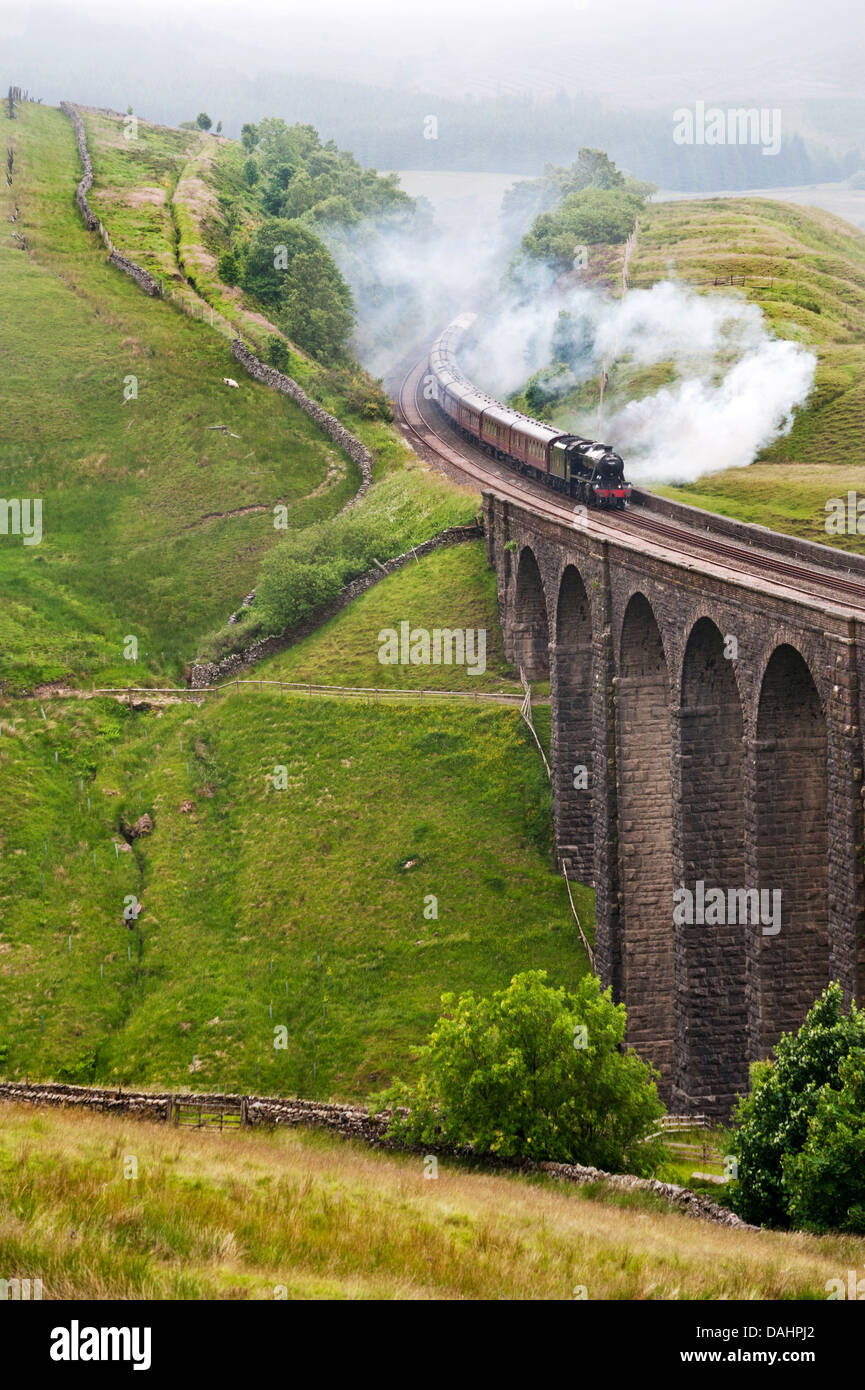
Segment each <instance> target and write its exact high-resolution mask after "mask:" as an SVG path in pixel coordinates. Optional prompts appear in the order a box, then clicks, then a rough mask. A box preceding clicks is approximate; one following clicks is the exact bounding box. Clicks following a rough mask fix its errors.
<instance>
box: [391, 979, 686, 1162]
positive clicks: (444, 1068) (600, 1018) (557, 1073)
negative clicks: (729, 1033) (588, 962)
mask: <svg viewBox="0 0 865 1390" xmlns="http://www.w3.org/2000/svg"><path fill="white" fill-rule="evenodd" d="M442 1003H443V1004H444V1006H445V1008H446V1010H447V1013H446V1014H445V1015H443V1016H442V1017H441V1018H440V1019H439V1021H438V1023H437V1024H436V1025H435V1027H434V1028H433V1031H432V1033H431V1034H430V1038H429V1042H428V1043H427V1045H426V1046H425V1047H422V1048H421V1049H420V1077H419V1079H418V1081H417V1082H416V1083H415V1084H413V1085H405V1084H399V1085H397V1086H394V1087H393V1088H391V1090H390V1091H388V1092H386V1093H385V1094H384V1095H383V1096H381V1097H378V1098H377V1099H376V1103H377V1104H390V1105H393V1106H395V1107H406V1108H407V1113H400V1112H399V1111H397V1113H396V1114H395V1116H394V1119H393V1120H392V1122H391V1126H390V1132H391V1133H392V1134H393V1135H394V1136H395V1137H398V1138H401V1139H402V1140H404V1141H405V1142H407V1143H411V1144H422V1145H423V1144H430V1145H433V1144H438V1145H447V1146H448V1147H452V1146H463V1145H470V1146H471V1147H472V1148H473V1150H474V1151H475V1152H476V1153H490V1154H498V1155H501V1156H502V1157H507V1158H515V1159H527V1158H528V1159H538V1160H547V1159H550V1160H555V1161H559V1162H568V1163H583V1164H593V1165H596V1166H597V1167H600V1168H603V1169H607V1170H609V1171H613V1172H621V1171H628V1172H634V1173H650V1172H652V1171H653V1170H654V1169H655V1167H656V1166H657V1164H658V1163H659V1162H660V1161H661V1159H662V1157H663V1146H662V1144H661V1142H660V1140H659V1139H658V1138H657V1137H654V1138H652V1137H651V1136H652V1132H653V1130H654V1129H655V1128H656V1126H657V1121H658V1119H659V1118H660V1116H661V1114H662V1113H663V1106H662V1104H661V1102H660V1100H659V1099H658V1093H657V1089H656V1084H655V1078H656V1076H657V1073H656V1072H654V1071H653V1070H652V1068H651V1067H649V1066H647V1064H646V1063H645V1062H643V1061H642V1060H641V1059H640V1058H639V1057H638V1056H637V1055H636V1053H634V1052H633V1051H632V1050H630V1049H628V1050H622V1049H623V1041H624V1036H625V1009H624V1006H623V1005H621V1004H614V1003H613V1001H612V998H611V996H610V992H609V990H607V991H602V989H601V985H600V982H599V981H598V980H597V978H596V977H595V976H594V975H585V976H583V978H582V979H581V980H580V982H579V985H578V986H577V989H576V990H575V991H574V992H573V993H570V994H569V993H567V992H566V991H565V990H564V989H562V988H558V989H556V988H553V987H552V986H551V985H549V984H548V983H547V974H546V971H543V970H530V971H527V972H526V973H525V974H522V975H515V976H514V978H513V979H512V980H511V982H510V984H509V985H508V987H507V988H506V989H503V990H498V991H496V993H494V994H493V995H492V996H491V997H490V998H482V999H479V998H477V997H476V996H475V995H474V994H472V993H467V994H462V995H460V997H459V998H457V997H456V996H455V995H453V994H446V995H444V996H443V997H442Z"/></svg>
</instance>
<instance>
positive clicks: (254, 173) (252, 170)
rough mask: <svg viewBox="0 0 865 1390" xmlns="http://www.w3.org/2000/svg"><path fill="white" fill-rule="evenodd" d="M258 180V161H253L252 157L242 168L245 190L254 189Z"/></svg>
mask: <svg viewBox="0 0 865 1390" xmlns="http://www.w3.org/2000/svg"><path fill="white" fill-rule="evenodd" d="M258 180H259V168H258V160H257V159H253V157H252V155H250V156H249V159H248V160H247V161H246V163H245V164H244V166H243V181H244V183H245V184H246V186H247V188H254V187H255V185H256V184H257V183H258Z"/></svg>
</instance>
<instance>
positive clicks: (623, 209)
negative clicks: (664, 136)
mask: <svg viewBox="0 0 865 1390" xmlns="http://www.w3.org/2000/svg"><path fill="white" fill-rule="evenodd" d="M642 206H643V199H642V198H641V197H639V196H638V195H637V194H634V193H628V192H626V191H625V190H624V189H621V188H610V189H605V188H586V189H583V190H582V191H581V192H579V193H569V194H568V196H567V198H565V200H564V202H563V203H562V205H561V207H559V208H557V209H556V210H555V212H542V213H541V215H540V216H539V217H538V218H537V219H536V220H535V224H534V226H533V227H532V230H531V231H530V232H527V233H526V235H525V236H524V237H523V250H524V251H526V252H527V253H528V255H529V256H532V257H534V258H535V259H537V260H545V261H550V262H551V263H552V264H554V265H556V266H558V267H561V269H562V270H569V269H570V268H571V266H572V265H573V261H574V250H575V247H577V246H584V245H585V246H591V245H593V244H595V243H597V242H600V241H604V242H614V243H615V242H619V241H627V239H628V237H629V236H630V234H631V232H632V231H633V230H634V223H635V222H636V220H637V216H638V214H639V212H640V209H641V207H642Z"/></svg>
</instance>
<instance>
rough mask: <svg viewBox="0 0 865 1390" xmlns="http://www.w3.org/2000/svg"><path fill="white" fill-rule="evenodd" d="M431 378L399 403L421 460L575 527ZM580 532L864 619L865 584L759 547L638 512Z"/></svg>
mask: <svg viewBox="0 0 865 1390" xmlns="http://www.w3.org/2000/svg"><path fill="white" fill-rule="evenodd" d="M425 371H426V359H425V358H422V359H421V360H420V361H419V362H417V363H416V364H415V365H414V366H413V367H412V368H411V370H410V371H409V372H407V373H406V374H405V376H404V377H403V379H402V384H401V386H400V388H399V392H398V396H397V400H396V402H395V404H396V407H397V418H398V420H399V422H400V423H401V424H402V426H403V429H404V431H405V433H406V435H407V436H408V438H409V442H410V443H412V445H413V446H414V447H415V449H416V452H420V453H421V456H422V457H429V456H430V455H432V461H433V462H435V463H436V464H437V465H438V466H442V465H443V466H444V469H445V471H446V472H447V473H448V474H450V475H453V474H456V475H457V477H458V478H459V479H461V480H468V481H471V482H473V483H475V484H476V485H477V486H478V487H479V488H482V489H486V490H487V491H490V490H491V491H494V492H496V493H497V494H498V495H499V496H501V497H504V498H506V499H508V500H510V501H514V502H517V503H519V504H520V505H522V506H526V507H530V508H531V509H532V510H533V511H535V512H537V513H538V514H539V515H541V516H548V517H550V518H551V519H553V520H555V521H559V522H561V521H564V522H566V523H567V524H568V525H570V526H573V525H574V524H575V515H576V509H575V504H574V503H573V502H570V501H564V500H559V499H558V498H557V497H555V495H551V494H550V493H549V492H548V491H547V490H546V489H545V488H544V487H543V485H542V484H539V483H534V482H532V481H531V480H530V479H528V478H525V477H523V476H521V475H519V474H516V473H514V472H512V471H511V469H509V468H508V466H507V465H506V464H503V463H500V462H498V461H497V460H495V459H492V458H490V457H488V456H487V455H486V454H484V453H483V452H482V451H481V450H480V449H478V448H476V447H474V446H472V445H471V444H468V443H467V442H466V441H465V440H464V439H463V438H462V437H461V435H459V434H458V433H457V432H456V430H454V429H453V428H452V427H451V426H450V425H448V424H446V423H445V422H444V421H443V420H442V419H441V417H440V415H439V414H438V412H437V411H436V410H435V406H434V405H433V404H432V403H431V402H430V401H427V400H424V398H423V396H422V393H421V390H420V387H421V382H422V380H423V377H424V374H425ZM580 526H581V529H586V530H588V531H589V533H594V534H596V535H598V536H601V537H605V538H606V539H614V540H616V541H619V542H620V543H624V544H626V545H628V546H630V547H632V548H635V549H640V550H643V551H645V550H646V548H647V543H648V546H649V548H651V549H652V550H655V549H657V550H659V551H662V552H663V555H664V558H666V559H670V558H673V559H676V560H678V562H679V563H683V564H685V565H686V566H687V565H688V562H689V561H697V562H699V563H701V564H702V565H703V566H705V565H706V564H708V565H710V566H712V567H717V568H718V569H719V570H721V571H723V573H724V574H725V575H727V576H730V575H733V576H737V577H739V576H740V577H741V580H742V582H745V583H748V584H749V585H750V586H751V587H757V588H765V587H766V586H767V585H768V586H771V588H772V589H773V590H776V591H778V592H779V593H781V594H783V593H785V592H786V593H790V592H792V593H795V594H796V595H797V596H802V595H804V596H805V597H806V598H807V599H809V600H810V601H811V602H812V604H813V605H814V606H815V607H826V606H827V605H828V606H831V607H833V608H835V609H838V610H841V611H842V612H845V613H847V614H850V613H852V614H854V615H860V614H865V581H860V580H856V579H851V578H847V577H845V576H844V575H842V574H838V573H836V572H834V571H831V570H821V569H820V568H818V567H817V566H809V565H804V564H801V563H798V562H795V561H792V560H787V559H784V558H783V557H782V556H780V555H777V554H774V553H772V552H771V551H769V550H761V549H760V548H759V547H758V546H752V545H736V544H735V543H734V542H731V541H729V540H720V539H718V538H717V537H713V536H710V535H707V534H706V533H705V532H704V531H701V530H697V529H695V528H694V527H689V526H686V525H679V524H676V523H674V522H671V521H664V520H660V519H659V518H658V517H655V516H653V515H652V514H651V513H648V512H646V511H645V509H644V508H641V507H640V506H639V505H637V506H634V507H632V508H631V509H630V510H629V511H627V512H609V513H607V512H598V513H593V512H590V513H589V515H588V518H587V519H585V520H583V521H581V522H580Z"/></svg>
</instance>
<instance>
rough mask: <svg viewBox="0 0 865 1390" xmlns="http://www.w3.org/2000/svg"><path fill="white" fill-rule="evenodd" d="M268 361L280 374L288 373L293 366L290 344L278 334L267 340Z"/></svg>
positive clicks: (271, 335)
mask: <svg viewBox="0 0 865 1390" xmlns="http://www.w3.org/2000/svg"><path fill="white" fill-rule="evenodd" d="M267 360H268V362H269V363H270V365H271V367H275V368H276V370H277V371H278V372H287V371H288V369H289V367H290V366H291V353H290V352H289V349H288V343H287V342H286V341H285V339H284V338H281V337H280V336H279V334H278V333H271V334H269V335H268V339H267Z"/></svg>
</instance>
